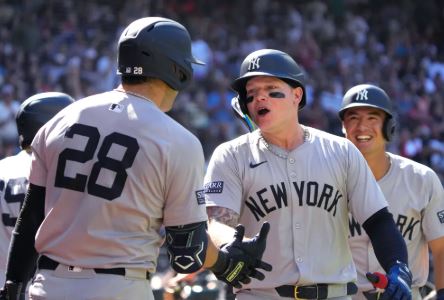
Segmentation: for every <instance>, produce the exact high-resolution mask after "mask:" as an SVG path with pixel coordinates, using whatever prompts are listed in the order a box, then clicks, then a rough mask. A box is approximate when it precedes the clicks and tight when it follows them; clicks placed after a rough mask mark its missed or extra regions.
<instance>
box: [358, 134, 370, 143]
mask: <svg viewBox="0 0 444 300" xmlns="http://www.w3.org/2000/svg"><path fill="white" fill-rule="evenodd" d="M371 139H372V137H371V136H369V135H358V136H357V137H356V140H357V141H358V142H368V141H369V140H371Z"/></svg>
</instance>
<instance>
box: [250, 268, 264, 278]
mask: <svg viewBox="0 0 444 300" xmlns="http://www.w3.org/2000/svg"><path fill="white" fill-rule="evenodd" d="M248 275H249V276H250V277H252V278H256V279H257V280H264V279H265V275H264V274H263V273H262V272H260V271H258V270H254V269H253V270H251V272H250V274H248Z"/></svg>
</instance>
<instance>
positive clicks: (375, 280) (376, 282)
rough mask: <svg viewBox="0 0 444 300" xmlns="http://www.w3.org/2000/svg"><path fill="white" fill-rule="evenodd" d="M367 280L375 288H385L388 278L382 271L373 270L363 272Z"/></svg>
mask: <svg viewBox="0 0 444 300" xmlns="http://www.w3.org/2000/svg"><path fill="white" fill-rule="evenodd" d="M365 276H366V277H367V279H368V281H370V282H371V284H372V285H373V286H374V287H375V288H377V289H385V288H386V287H387V285H388V278H387V276H385V275H384V274H382V273H379V272H374V273H367V274H365Z"/></svg>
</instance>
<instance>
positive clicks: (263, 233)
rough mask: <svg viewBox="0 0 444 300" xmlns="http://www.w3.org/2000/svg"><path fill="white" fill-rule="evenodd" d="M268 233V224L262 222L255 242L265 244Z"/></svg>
mask: <svg viewBox="0 0 444 300" xmlns="http://www.w3.org/2000/svg"><path fill="white" fill-rule="evenodd" d="M269 231H270V223H268V222H264V224H262V227H261V231H260V232H259V237H258V238H257V241H258V242H259V243H262V242H265V241H266V240H267V235H268V232H269Z"/></svg>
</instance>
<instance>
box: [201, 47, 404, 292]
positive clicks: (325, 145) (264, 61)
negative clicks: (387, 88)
mask: <svg viewBox="0 0 444 300" xmlns="http://www.w3.org/2000/svg"><path fill="white" fill-rule="evenodd" d="M303 78H304V75H303V72H302V70H301V68H300V67H299V66H298V64H297V63H296V62H295V61H294V60H293V59H292V58H291V57H290V56H289V55H288V54H286V53H284V52H282V51H278V50H274V49H262V50H258V51H254V52H252V53H250V54H249V55H248V56H247V57H246V58H245V60H244V61H243V62H242V65H241V67H240V76H239V77H238V78H237V79H235V80H234V82H233V84H232V87H233V89H234V90H235V91H236V92H237V93H238V99H237V101H238V103H239V108H240V110H241V114H242V115H243V116H244V117H245V115H247V116H248V118H250V119H251V120H252V121H253V122H254V123H255V125H256V126H257V127H258V128H259V129H258V130H255V131H253V132H251V133H247V134H244V135H242V136H240V137H238V138H236V139H234V140H232V141H229V142H226V143H223V144H221V145H219V146H218V147H217V148H216V150H215V151H214V153H213V155H212V157H211V159H210V162H209V165H208V170H207V173H206V176H205V186H204V187H205V197H206V201H207V212H208V216H209V219H210V225H209V230H210V232H211V233H212V235H213V236H217V237H218V239H217V242H218V243H224V242H226V241H227V238H228V237H229V235H230V234H229V233H230V228H231V227H233V225H235V224H237V223H238V222H240V223H242V224H244V225H245V232H246V234H247V235H248V234H251V233H254V232H255V231H257V230H258V228H260V224H261V223H262V222H263V221H264V220H266V221H267V222H269V223H270V225H271V229H270V230H271V231H270V234H269V237H268V242H267V243H268V245H271V246H269V247H267V248H266V250H265V253H264V256H263V259H264V260H265V261H269V262H271V263H272V264H273V271H272V272H270V273H269V274H267V277H266V278H265V280H263V281H261V282H260V281H257V280H252V282H251V283H250V284H248V285H245V286H243V287H242V288H241V289H236V297H237V298H236V299H239V300H252V299H256V300H257V299H268V300H269V299H285V298H290V299H351V297H350V296H351V295H352V294H354V293H356V291H357V288H356V285H355V283H354V281H355V280H356V270H355V267H354V264H353V260H352V256H351V253H350V249H349V247H348V242H347V241H348V232H349V229H348V213H349V212H350V213H351V214H352V215H353V216H354V217H355V218H356V220H359V222H360V223H361V224H363V228H364V230H365V231H366V232H367V233H368V235H369V236H370V238H371V241H372V244H373V246H374V248H375V250H376V254H377V258H378V260H379V261H380V262H381V265H382V266H383V267H384V269H385V270H387V273H388V274H389V275H388V276H389V286H388V288H387V289H386V293H385V294H384V298H385V299H411V296H410V283H411V274H410V271H409V269H408V267H407V264H406V263H407V251H406V246H405V243H404V240H403V239H402V236H401V235H400V233H399V231H398V230H397V228H396V225H395V223H394V221H393V218H392V216H391V214H390V213H389V212H388V210H387V203H386V201H385V199H384V195H383V194H382V192H381V189H380V188H379V187H378V184H377V183H376V180H374V178H373V176H372V174H371V171H370V169H369V168H368V166H367V164H366V162H365V160H364V158H363V157H362V155H361V154H360V153H359V151H358V150H357V149H356V147H355V146H354V145H353V144H352V143H351V142H350V141H348V140H347V139H345V138H341V137H337V136H333V135H331V134H328V133H326V132H323V131H320V130H316V129H314V128H310V127H307V126H304V125H302V124H300V123H299V122H298V110H299V109H301V108H303V107H304V105H305V103H306V96H305V87H304V83H303V82H304V81H303ZM234 102H236V101H234ZM234 108H235V107H234ZM231 231H232V229H231Z"/></svg>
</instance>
